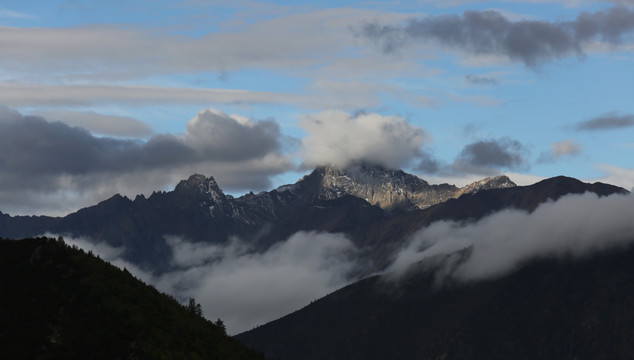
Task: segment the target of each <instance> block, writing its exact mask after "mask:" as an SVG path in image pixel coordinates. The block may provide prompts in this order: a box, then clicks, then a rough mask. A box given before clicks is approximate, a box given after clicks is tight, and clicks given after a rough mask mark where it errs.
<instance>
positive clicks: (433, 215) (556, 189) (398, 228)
mask: <svg viewBox="0 0 634 360" xmlns="http://www.w3.org/2000/svg"><path fill="white" fill-rule="evenodd" d="M585 192H593V193H596V194H598V195H600V196H606V195H610V194H624V193H627V190H625V189H623V188H620V187H618V186H614V185H609V184H603V183H594V184H588V183H584V182H581V181H579V180H577V179H574V178H569V177H565V176H558V177H554V178H550V179H546V180H543V181H540V182H538V183H535V184H533V185H529V186H516V187H509V188H499V189H490V190H486V191H478V192H476V193H469V194H464V195H462V196H460V197H459V198H458V199H449V200H447V201H445V202H442V203H440V204H437V205H434V206H431V207H429V208H427V209H423V210H416V211H410V212H405V213H401V214H399V215H395V216H391V217H386V218H385V219H383V220H382V221H373V222H369V223H368V224H367V226H364V227H359V228H356V229H355V230H354V231H353V232H351V233H350V236H351V238H352V239H353V241H355V243H356V244H358V246H363V247H364V248H369V249H371V251H370V257H371V259H372V260H373V262H374V264H375V266H376V268H377V269H383V268H384V267H385V266H386V265H388V264H389V263H390V261H391V260H392V259H391V256H392V254H394V252H395V251H396V250H397V249H398V248H400V247H401V246H402V245H403V244H404V242H406V241H407V239H408V236H409V235H411V234H413V233H414V232H415V231H417V230H419V229H421V228H423V227H424V226H427V225H429V224H431V223H433V222H435V221H439V220H454V221H475V220H478V219H481V218H483V217H485V216H487V215H490V214H493V213H495V212H497V211H500V210H503V209H520V210H527V211H533V210H535V208H536V207H537V206H538V205H539V204H541V203H543V202H545V201H549V200H553V201H554V200H557V199H559V198H560V197H562V196H564V195H569V194H583V193H585Z"/></svg>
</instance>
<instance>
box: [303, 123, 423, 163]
mask: <svg viewBox="0 0 634 360" xmlns="http://www.w3.org/2000/svg"><path fill="white" fill-rule="evenodd" d="M300 126H301V127H302V129H304V130H305V131H306V132H307V133H308V135H307V136H306V137H304V138H303V139H302V140H301V145H302V153H303V158H304V160H305V162H306V163H307V164H308V165H309V166H318V165H326V164H330V165H334V166H337V167H345V166H348V165H351V164H354V163H357V162H369V163H374V164H379V165H383V166H385V167H387V168H401V167H404V166H407V165H409V164H414V163H416V162H424V161H425V160H426V159H427V157H426V156H425V153H423V152H422V151H421V147H422V146H423V145H424V144H425V142H426V141H427V140H428V139H429V135H428V134H427V132H426V131H425V130H424V129H423V128H421V127H418V126H414V125H412V124H410V123H408V122H407V121H406V120H405V119H403V118H401V117H398V116H382V115H379V114H372V113H359V114H354V115H351V114H349V113H347V112H344V111H326V112H322V113H318V114H314V115H305V116H303V117H302V118H301V119H300Z"/></svg>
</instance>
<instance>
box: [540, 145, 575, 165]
mask: <svg viewBox="0 0 634 360" xmlns="http://www.w3.org/2000/svg"><path fill="white" fill-rule="evenodd" d="M582 150H583V148H582V147H581V145H579V144H577V143H576V142H574V141H572V140H562V141H558V142H554V143H552V144H550V151H545V152H543V153H541V155H540V156H539V159H537V161H538V162H541V163H549V162H553V161H556V160H559V159H561V158H571V157H575V156H578V155H579V154H581V151H582Z"/></svg>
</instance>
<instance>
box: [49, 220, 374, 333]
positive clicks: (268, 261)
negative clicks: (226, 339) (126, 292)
mask: <svg viewBox="0 0 634 360" xmlns="http://www.w3.org/2000/svg"><path fill="white" fill-rule="evenodd" d="M46 236H51V237H57V235H54V234H46ZM64 240H65V242H66V243H67V244H69V245H76V246H78V247H80V248H82V249H84V250H85V251H86V252H88V251H92V252H93V253H94V254H95V255H99V256H100V257H101V258H102V259H104V260H106V261H108V262H110V263H112V264H113V265H115V266H117V267H119V268H124V267H125V268H126V269H128V270H129V271H130V272H131V273H132V274H133V275H134V276H136V277H137V278H139V279H141V280H142V281H144V282H145V283H147V284H152V285H154V286H156V287H157V289H159V290H160V291H163V292H166V293H168V294H171V295H173V296H174V297H176V298H177V299H179V300H181V301H183V302H184V301H186V300H187V299H188V298H190V297H193V298H195V299H196V301H197V302H199V303H200V304H201V305H202V308H203V315H204V316H205V317H207V318H208V319H210V320H215V319H217V318H221V319H222V320H223V321H224V323H225V325H226V326H227V330H228V331H229V333H231V334H236V333H239V332H242V331H246V330H249V329H251V328H253V327H255V326H257V325H261V324H264V323H266V322H269V321H272V320H275V319H277V318H279V317H282V316H284V315H286V314H288V313H290V312H292V311H295V310H298V309H300V308H301V307H303V306H306V305H308V304H309V303H310V302H311V301H313V300H316V299H318V298H321V297H322V296H324V295H326V294H328V293H330V292H332V291H334V290H336V289H339V288H340V287H342V286H344V285H346V284H348V283H349V282H351V281H353V280H354V279H353V278H352V277H351V276H352V273H353V271H354V270H355V269H357V268H358V267H359V266H362V264H360V263H359V262H358V260H357V259H358V256H357V255H358V249H357V248H356V247H355V246H354V245H353V243H352V242H351V241H350V240H349V239H347V238H346V237H345V236H344V235H341V234H330V233H316V232H303V231H300V232H297V233H295V234H293V235H292V236H290V237H289V238H288V239H286V240H284V241H280V242H278V243H276V244H275V245H273V246H272V247H270V248H269V249H267V250H266V251H264V252H260V253H258V252H254V251H253V249H252V248H251V247H250V246H249V244H247V243H245V242H242V241H241V240H240V239H238V238H233V239H232V240H231V241H230V242H229V243H227V244H210V243H193V242H189V241H187V240H186V239H183V238H182V237H179V236H166V237H165V240H166V243H167V244H168V245H169V246H170V248H171V250H172V261H171V270H168V271H166V272H164V273H161V274H151V273H148V272H146V271H144V270H142V269H140V268H138V267H137V266H135V265H134V264H132V263H129V262H128V261H126V260H124V259H123V257H122V255H123V254H124V253H125V249H124V248H113V247H111V246H109V245H107V244H104V243H95V242H94V241H92V240H90V239H85V238H69V237H65V238H64Z"/></svg>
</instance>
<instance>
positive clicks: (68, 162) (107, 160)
mask: <svg viewBox="0 0 634 360" xmlns="http://www.w3.org/2000/svg"><path fill="white" fill-rule="evenodd" d="M245 139H246V141H245ZM281 140H282V135H281V133H280V129H279V126H278V125H277V123H276V122H275V121H274V120H261V121H257V122H255V121H252V120H250V119H247V118H244V117H241V116H237V115H227V114H224V113H222V112H219V111H216V110H212V109H207V110H203V111H201V112H200V113H198V115H196V117H194V118H193V119H191V120H190V121H189V122H188V123H187V127H186V133H185V134H184V135H182V136H174V135H170V134H155V135H153V136H151V137H150V138H149V139H148V140H147V141H141V140H133V139H118V138H111V137H96V136H94V135H92V134H91V133H90V132H88V131H87V130H85V129H84V128H80V127H72V126H69V125H67V124H64V123H61V122H47V121H46V120H45V119H43V118H41V117H37V116H22V115H21V114H19V113H18V112H16V111H13V110H11V109H8V108H6V107H5V108H0V175H2V176H0V200H1V201H2V203H3V209H2V210H4V211H6V210H7V209H9V210H10V209H12V208H13V209H18V211H20V210H19V208H20V207H23V209H22V211H28V208H30V207H34V208H35V209H37V210H38V211H42V209H43V207H42V205H45V203H46V202H47V199H48V200H51V199H53V200H54V201H61V202H62V207H63V206H64V204H63V202H69V203H72V204H73V205H77V204H78V203H81V202H82V201H83V203H82V205H87V204H90V203H92V202H94V201H95V198H94V197H95V196H102V195H103V196H105V197H110V196H112V195H113V194H114V193H116V192H122V193H124V194H130V195H135V194H137V193H146V192H149V191H153V190H157V189H161V188H164V187H165V186H167V185H170V184H173V183H174V182H176V181H178V180H179V179H182V178H186V177H187V176H189V175H191V174H192V173H194V172H206V173H208V174H209V175H212V176H214V177H215V178H216V179H217V180H218V182H219V183H220V184H221V186H224V187H225V188H228V189H239V188H243V189H244V188H251V189H254V188H255V189H262V188H264V187H267V186H270V180H269V176H272V175H276V174H278V173H280V172H283V171H286V170H288V169H289V168H291V167H292V165H291V163H290V161H289V160H288V159H286V157H285V156H284V155H283V154H282V153H281ZM100 200H103V198H101V199H100ZM38 204H39V205H38ZM44 208H45V206H44Z"/></svg>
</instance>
